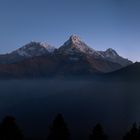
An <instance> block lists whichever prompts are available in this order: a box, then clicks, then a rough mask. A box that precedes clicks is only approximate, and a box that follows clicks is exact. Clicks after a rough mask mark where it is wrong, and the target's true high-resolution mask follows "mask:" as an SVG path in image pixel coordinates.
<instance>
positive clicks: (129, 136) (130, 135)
mask: <svg viewBox="0 0 140 140" xmlns="http://www.w3.org/2000/svg"><path fill="white" fill-rule="evenodd" d="M123 140H140V129H139V128H138V127H137V124H136V123H134V124H133V125H132V128H131V129H130V131H129V132H127V133H126V135H125V136H124V137H123Z"/></svg>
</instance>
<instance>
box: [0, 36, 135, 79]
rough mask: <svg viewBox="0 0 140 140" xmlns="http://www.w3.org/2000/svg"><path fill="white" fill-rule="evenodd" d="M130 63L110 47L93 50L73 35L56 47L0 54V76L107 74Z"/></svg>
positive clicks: (39, 46)
mask: <svg viewBox="0 0 140 140" xmlns="http://www.w3.org/2000/svg"><path fill="white" fill-rule="evenodd" d="M131 64H132V62H131V61H130V60H127V59H125V58H123V57H121V56H119V55H118V53H117V52H116V51H115V50H113V49H111V48H109V49H107V50H106V51H96V50H95V49H93V48H91V47H89V46H88V45H87V44H86V43H85V42H84V41H82V40H81V39H80V37H78V36H76V35H72V36H70V38H69V39H68V40H67V41H66V42H65V43H64V44H63V45H62V46H60V47H59V48H55V47H53V46H51V45H49V44H48V43H42V42H30V43H28V44H26V45H24V46H23V47H21V48H19V49H17V50H15V51H12V52H11V53H9V54H5V55H0V75H1V76H3V75H11V76H13V77H45V76H55V75H80V74H81V75H88V74H100V73H108V72H112V71H116V70H119V69H121V68H123V67H126V66H128V65H131Z"/></svg>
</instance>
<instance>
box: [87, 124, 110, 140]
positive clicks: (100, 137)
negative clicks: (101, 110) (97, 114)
mask: <svg viewBox="0 0 140 140" xmlns="http://www.w3.org/2000/svg"><path fill="white" fill-rule="evenodd" d="M89 140H108V136H107V135H106V134H105V133H104V130H103V127H102V125H101V124H99V123H98V124H97V125H96V126H95V127H94V128H93V130H92V133H91V134H90V137H89Z"/></svg>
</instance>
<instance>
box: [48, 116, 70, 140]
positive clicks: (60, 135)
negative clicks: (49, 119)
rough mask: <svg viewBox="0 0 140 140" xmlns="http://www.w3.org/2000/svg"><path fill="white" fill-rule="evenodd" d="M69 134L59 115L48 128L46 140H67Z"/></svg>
mask: <svg viewBox="0 0 140 140" xmlns="http://www.w3.org/2000/svg"><path fill="white" fill-rule="evenodd" d="M69 139H70V133H69V130H68V127H67V124H66V123H65V121H64V118H63V116H62V115H61V114H58V115H57V116H56V118H55V119H54V121H53V123H52V126H51V127H50V133H49V135H48V138H47V140H69Z"/></svg>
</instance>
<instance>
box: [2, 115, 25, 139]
mask: <svg viewBox="0 0 140 140" xmlns="http://www.w3.org/2000/svg"><path fill="white" fill-rule="evenodd" d="M0 140H23V134H22V132H21V130H20V129H19V127H18V126H17V124H16V120H15V118H14V117H11V116H7V117H5V118H4V120H3V122H2V123H1V125H0Z"/></svg>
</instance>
